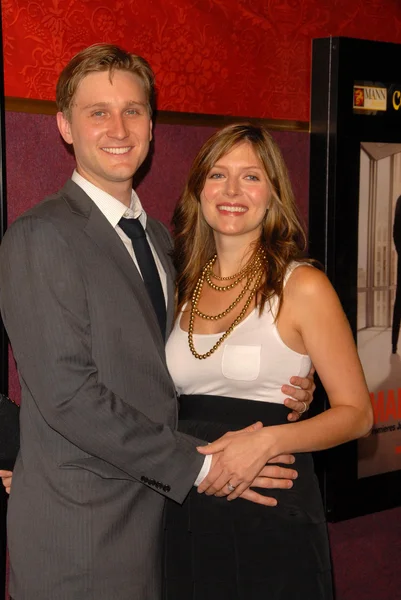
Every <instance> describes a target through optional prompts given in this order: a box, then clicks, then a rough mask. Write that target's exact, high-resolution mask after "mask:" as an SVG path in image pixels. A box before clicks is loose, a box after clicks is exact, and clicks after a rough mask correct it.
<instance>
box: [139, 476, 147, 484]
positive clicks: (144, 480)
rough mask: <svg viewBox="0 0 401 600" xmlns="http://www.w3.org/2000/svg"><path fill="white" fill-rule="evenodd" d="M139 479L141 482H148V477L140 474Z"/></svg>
mask: <svg viewBox="0 0 401 600" xmlns="http://www.w3.org/2000/svg"><path fill="white" fill-rule="evenodd" d="M141 481H143V483H148V478H147V477H145V475H142V477H141Z"/></svg>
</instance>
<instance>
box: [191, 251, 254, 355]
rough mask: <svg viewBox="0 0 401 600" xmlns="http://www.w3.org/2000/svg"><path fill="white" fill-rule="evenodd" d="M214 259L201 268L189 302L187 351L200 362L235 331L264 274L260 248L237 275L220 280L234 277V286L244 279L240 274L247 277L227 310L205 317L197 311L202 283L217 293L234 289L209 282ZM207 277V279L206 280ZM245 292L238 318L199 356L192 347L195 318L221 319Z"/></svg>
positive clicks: (214, 257) (231, 286) (193, 346)
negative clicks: (244, 299) (247, 293)
mask: <svg viewBox="0 0 401 600" xmlns="http://www.w3.org/2000/svg"><path fill="white" fill-rule="evenodd" d="M216 258H217V255H215V256H213V258H211V259H210V260H209V261H208V262H207V263H206V265H205V266H204V267H203V269H202V273H201V276H200V277H199V279H198V282H197V284H196V286H195V290H194V293H193V294H192V300H191V310H190V314H189V325H188V345H189V349H190V351H191V353H192V354H193V356H194V357H195V358H198V359H200V360H202V359H204V358H208V357H209V356H211V355H212V354H213V353H214V352H216V350H217V349H218V348H219V347H220V346H221V344H222V343H223V342H224V340H225V339H226V338H227V337H228V336H229V335H230V333H232V331H233V330H234V329H235V327H236V326H237V325H238V324H239V323H240V322H241V321H242V319H243V318H244V316H245V314H246V311H247V310H248V308H249V306H250V304H251V302H252V299H253V298H254V296H255V294H256V292H257V290H258V287H259V283H260V281H261V279H262V276H263V272H264V271H263V261H264V259H265V258H266V255H265V253H264V251H263V249H262V248H260V249H259V250H258V251H257V253H256V255H255V257H254V258H253V259H251V261H250V262H249V263H248V265H246V266H245V267H244V269H242V270H241V271H240V272H239V273H237V274H236V275H234V276H231V277H227V278H221V279H233V278H234V277H236V278H237V280H236V282H234V284H235V285H237V284H238V283H239V282H240V281H242V279H243V278H244V277H242V274H243V273H244V272H245V274H246V275H248V281H247V283H246V284H245V287H244V289H243V290H241V292H240V293H239V295H238V296H237V298H236V299H235V300H234V301H233V302H232V303H231V304H230V305H229V306H228V308H226V309H225V310H224V311H223V312H221V313H219V314H218V315H207V314H205V313H202V312H201V311H200V310H199V309H198V303H199V299H200V297H201V293H202V288H203V284H204V282H205V281H206V282H207V283H208V285H210V287H212V288H213V289H215V290H216V291H219V292H224V291H226V290H228V289H232V288H233V287H235V285H234V284H230V285H228V286H217V285H214V284H213V282H211V281H209V280H210V274H211V273H212V268H213V265H214V263H215V262H216ZM208 275H209V278H208ZM214 276H215V275H214V274H213V277H214ZM252 284H253V286H252ZM246 292H249V296H248V298H247V300H246V302H245V304H244V307H243V308H242V310H241V312H240V314H239V315H238V317H236V318H235V319H234V321H233V322H232V323H231V325H230V327H229V328H228V329H227V331H225V332H224V333H223V334H222V336H221V337H220V338H219V339H218V340H217V342H216V343H215V344H214V346H212V348H210V350H209V351H208V352H205V353H204V354H199V353H198V352H197V351H196V349H195V345H194V321H195V316H198V317H201V318H202V319H208V320H212V321H217V320H218V319H222V318H223V317H225V316H226V315H227V314H228V313H229V312H230V311H231V310H232V309H233V308H234V307H235V306H237V304H238V303H239V302H240V300H241V299H242V298H243V297H244V296H245V294H246Z"/></svg>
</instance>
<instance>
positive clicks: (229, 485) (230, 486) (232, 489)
mask: <svg viewBox="0 0 401 600" xmlns="http://www.w3.org/2000/svg"><path fill="white" fill-rule="evenodd" d="M227 487H228V491H229V492H230V493H231V492H233V491H234V490H235V488H236V486H235V485H232V483H230V482H228V483H227Z"/></svg>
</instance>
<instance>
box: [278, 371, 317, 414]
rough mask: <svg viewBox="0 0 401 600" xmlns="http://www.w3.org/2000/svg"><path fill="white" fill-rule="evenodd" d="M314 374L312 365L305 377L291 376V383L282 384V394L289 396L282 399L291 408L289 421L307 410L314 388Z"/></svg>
mask: <svg viewBox="0 0 401 600" xmlns="http://www.w3.org/2000/svg"><path fill="white" fill-rule="evenodd" d="M314 374H315V368H314V366H313V365H312V367H311V370H310V371H309V373H308V376H307V377H291V379H290V383H291V385H283V386H282V388H281V391H282V392H283V394H286V395H287V396H290V398H286V399H285V400H284V404H285V405H286V406H287V407H288V408H290V409H291V410H292V412H290V413H289V415H288V420H289V421H298V419H299V418H300V417H301V415H302V414H303V413H304V412H306V411H307V410H309V406H310V405H311V403H312V401H313V394H314V391H315V389H316V385H315V381H314V377H313V376H314ZM294 386H297V387H294Z"/></svg>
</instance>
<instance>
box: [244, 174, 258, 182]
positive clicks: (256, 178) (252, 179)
mask: <svg viewBox="0 0 401 600" xmlns="http://www.w3.org/2000/svg"><path fill="white" fill-rule="evenodd" d="M246 179H250V180H251V181H259V177H258V176H257V175H247V176H246Z"/></svg>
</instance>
